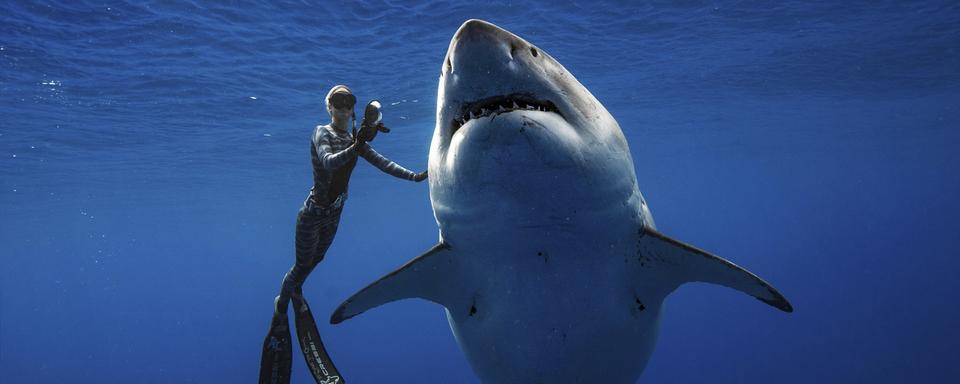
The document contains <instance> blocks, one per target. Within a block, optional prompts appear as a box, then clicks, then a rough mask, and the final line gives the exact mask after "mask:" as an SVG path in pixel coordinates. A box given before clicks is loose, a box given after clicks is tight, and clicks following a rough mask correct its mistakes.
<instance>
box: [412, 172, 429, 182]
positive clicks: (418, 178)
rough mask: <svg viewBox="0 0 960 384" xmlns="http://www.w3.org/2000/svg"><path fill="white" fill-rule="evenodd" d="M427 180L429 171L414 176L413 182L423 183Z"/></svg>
mask: <svg viewBox="0 0 960 384" xmlns="http://www.w3.org/2000/svg"><path fill="white" fill-rule="evenodd" d="M426 179H427V171H423V172H420V173H418V174H416V175H413V181H416V182H418V183H419V182H421V181H424V180H426Z"/></svg>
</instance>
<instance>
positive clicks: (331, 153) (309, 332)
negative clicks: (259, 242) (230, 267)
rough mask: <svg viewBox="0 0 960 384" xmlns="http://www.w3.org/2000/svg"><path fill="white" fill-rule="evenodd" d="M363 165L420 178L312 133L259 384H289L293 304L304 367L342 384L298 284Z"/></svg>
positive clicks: (348, 139) (367, 151)
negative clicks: (304, 191) (307, 178)
mask: <svg viewBox="0 0 960 384" xmlns="http://www.w3.org/2000/svg"><path fill="white" fill-rule="evenodd" d="M358 156H361V157H363V158H364V159H367V161H368V162H370V164H373V165H374V166H376V167H377V168H379V169H380V170H382V171H384V172H386V173H389V174H391V175H393V176H396V177H399V178H401V179H407V180H413V181H420V180H423V179H424V178H425V177H426V175H425V174H421V175H417V174H415V173H413V172H411V171H409V170H407V169H406V168H403V167H401V166H399V165H397V163H394V162H392V161H390V160H388V159H387V158H385V157H383V156H382V155H380V154H379V153H377V151H374V150H373V148H371V147H370V146H369V145H368V144H367V143H365V142H362V141H361V142H359V143H357V144H354V139H353V135H351V134H350V133H348V132H346V131H343V132H341V131H338V130H336V129H334V128H333V127H330V126H327V125H320V126H317V128H316V129H315V130H314V133H313V139H312V140H311V144H310V157H311V160H312V161H313V189H311V190H310V195H309V196H308V197H307V200H306V201H304V202H303V207H302V208H300V212H299V213H298V214H297V234H296V250H297V259H296V262H295V263H294V265H293V267H292V268H290V271H289V272H287V274H286V275H285V276H284V277H283V284H282V285H281V286H280V295H278V296H277V298H276V302H275V309H274V313H273V319H272V320H271V322H270V332H269V333H268V334H267V337H266V338H265V339H264V342H263V354H262V356H261V359H260V383H261V384H264V383H269V384H287V383H289V382H290V367H291V362H292V361H291V359H292V356H291V354H292V345H291V342H290V339H291V337H290V325H289V324H288V322H287V306H288V304H289V303H290V300H291V299H293V301H294V304H295V305H294V308H295V310H294V313H295V315H296V326H297V338H298V340H299V341H300V348H301V351H302V352H303V355H304V358H305V359H306V363H307V367H308V368H309V369H310V373H311V374H312V375H313V377H314V379H315V380H316V381H317V383H335V384H341V383H343V378H342V377H340V376H339V372H337V370H336V368H335V367H334V366H333V362H332V361H331V360H330V357H329V356H328V355H327V352H326V350H325V349H324V347H323V343H322V342H321V341H320V333H319V332H318V331H317V325H316V322H315V321H314V318H313V314H312V313H311V312H310V308H309V306H308V305H307V301H306V300H305V299H304V298H303V293H302V287H303V282H304V281H305V280H306V279H307V275H309V274H310V272H311V271H313V268H314V267H316V266H317V263H319V262H320V261H321V260H323V257H324V255H325V254H326V253H327V248H329V247H330V243H332V242H333V236H334V235H336V233H337V226H338V225H339V224H340V213H341V212H342V211H343V204H344V202H345V201H346V199H347V186H348V184H349V182H350V174H351V173H353V168H354V167H355V166H356V165H357V157H358Z"/></svg>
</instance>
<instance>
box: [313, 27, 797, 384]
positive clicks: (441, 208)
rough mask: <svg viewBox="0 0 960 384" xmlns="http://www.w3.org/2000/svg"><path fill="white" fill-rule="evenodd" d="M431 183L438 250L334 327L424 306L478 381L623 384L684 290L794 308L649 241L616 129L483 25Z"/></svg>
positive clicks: (713, 263) (590, 101)
mask: <svg viewBox="0 0 960 384" xmlns="http://www.w3.org/2000/svg"><path fill="white" fill-rule="evenodd" d="M428 169H429V175H430V177H429V182H430V200H431V203H432V205H433V212H434V216H435V218H436V221H437V224H438V225H439V229H440V240H439V243H438V244H437V245H436V246H434V247H433V248H432V249H430V250H428V251H427V252H426V253H424V254H422V255H420V256H419V257H416V258H414V259H413V260H411V261H410V262H408V263H407V264H405V265H403V266H402V267H400V268H399V269H397V270H395V271H393V272H391V273H389V274H387V275H386V276H383V277H382V278H380V279H379V280H377V281H376V282H374V283H372V284H370V285H369V286H367V287H366V288H364V289H362V290H360V291H359V292H357V293H356V294H354V295H353V296H352V297H350V298H349V299H347V300H346V301H345V302H344V303H342V304H341V305H340V306H339V307H338V308H337V309H336V311H335V312H334V313H333V315H332V316H331V322H332V323H334V324H336V323H340V322H342V321H343V320H345V319H348V318H350V317H353V316H356V315H358V314H360V313H362V312H364V311H366V310H368V309H371V308H374V307H376V306H379V305H381V304H384V303H388V302H392V301H395V300H400V299H405V298H422V299H426V300H430V301H432V302H435V303H437V304H440V305H442V306H443V307H444V308H445V309H446V313H447V319H448V321H449V323H450V328H451V330H452V331H453V334H454V336H455V337H456V340H457V343H458V344H459V346H460V348H461V349H462V351H463V352H464V354H465V355H466V357H467V360H468V361H469V362H470V364H471V366H472V367H473V369H474V371H475V372H476V374H477V375H478V376H479V377H480V379H481V380H482V381H483V382H485V383H560V382H577V383H633V382H635V381H636V380H637V379H638V378H639V376H640V374H641V372H642V371H643V369H644V367H645V366H646V363H647V360H648V359H649V358H650V354H651V352H652V351H653V347H654V344H655V342H656V339H657V334H658V329H659V323H660V314H661V305H662V303H663V300H664V298H666V297H667V296H668V295H669V294H670V293H671V292H673V291H674V290H675V289H677V287H679V286H680V285H682V284H684V283H687V282H694V281H696V282H707V283H714V284H719V285H722V286H726V287H730V288H733V289H736V290H739V291H741V292H744V293H746V294H748V295H751V296H753V297H755V298H757V299H759V300H760V301H763V302H764V303H767V304H769V305H771V306H773V307H775V308H778V309H780V310H782V311H785V312H791V311H792V310H793V309H792V307H791V305H790V304H789V303H788V302H787V300H786V299H785V298H784V297H783V295H781V294H780V293H779V292H777V290H776V289H774V288H773V287H772V286H771V285H770V284H768V283H766V282H765V281H763V280H762V279H760V278H759V277H757V276H756V275H754V274H752V273H750V272H748V271H747V270H745V269H743V268H741V267H739V266H737V265H736V264H734V263H732V262H730V261H727V260H725V259H723V258H720V257H718V256H715V255H712V254H710V253H708V252H706V251H703V250H700V249H698V248H696V247H693V246H691V245H687V244H685V243H682V242H680V241H677V240H674V239H672V238H670V237H668V236H666V235H664V234H662V233H660V232H659V231H657V229H656V225H654V221H653V216H652V215H651V214H650V208H649V207H648V206H647V202H646V200H645V199H644V198H643V195H641V194H640V190H639V188H638V186H637V177H636V174H635V170H634V165H633V159H632V157H631V155H630V150H629V148H628V146H627V141H626V139H625V138H624V135H623V132H622V131H621V129H620V126H619V125H618V124H617V122H616V120H614V118H613V116H611V115H610V113H609V112H607V110H606V108H604V107H603V105H601V104H600V102H599V101H597V99H596V98H595V97H594V96H593V95H592V94H591V93H590V92H589V91H588V90H587V89H586V88H584V86H583V85H581V84H580V82H579V81H577V79H575V78H574V77H573V75H571V74H570V72H568V71H567V70H566V69H565V68H564V67H563V66H562V65H560V63H558V62H557V61H556V60H555V59H554V58H553V57H551V56H550V55H549V54H547V53H546V52H544V51H543V50H542V49H540V48H538V47H537V46H535V45H533V44H531V43H529V42H527V41H526V40H524V39H522V38H520V37H518V36H516V35H514V34H512V33H510V32H508V31H506V30H503V29H501V28H499V27H497V26H495V25H493V24H490V23H488V22H485V21H481V20H468V21H467V22H465V23H464V24H463V25H462V26H461V27H460V28H459V30H457V32H456V33H455V34H454V36H453V39H452V40H451V41H450V46H449V48H448V50H447V54H446V57H445V58H444V60H443V64H442V68H441V77H440V85H439V89H438V92H437V124H436V129H435V131H434V135H433V140H432V143H431V145H430V156H429V168H428Z"/></svg>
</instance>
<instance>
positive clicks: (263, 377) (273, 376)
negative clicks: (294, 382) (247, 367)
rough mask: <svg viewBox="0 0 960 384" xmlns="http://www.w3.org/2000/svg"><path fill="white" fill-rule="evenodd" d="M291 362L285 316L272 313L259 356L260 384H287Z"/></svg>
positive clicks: (288, 328)
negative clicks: (268, 329)
mask: <svg viewBox="0 0 960 384" xmlns="http://www.w3.org/2000/svg"><path fill="white" fill-rule="evenodd" d="M292 362H293V343H292V342H291V341H290V324H289V323H288V321H287V314H286V313H278V312H274V313H273V320H271V321H270V331H269V332H268V333H267V337H266V339H264V340H263V353H262V354H261V355H260V384H289V383H290V364H291V363H292Z"/></svg>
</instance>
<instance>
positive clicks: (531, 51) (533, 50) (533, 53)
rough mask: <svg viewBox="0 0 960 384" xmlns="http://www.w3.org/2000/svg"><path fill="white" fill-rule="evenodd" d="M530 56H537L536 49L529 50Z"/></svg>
mask: <svg viewBox="0 0 960 384" xmlns="http://www.w3.org/2000/svg"><path fill="white" fill-rule="evenodd" d="M530 54H531V55H533V57H537V55H538V53H537V49H536V48H530Z"/></svg>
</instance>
